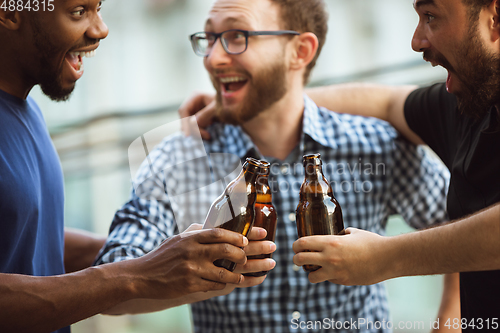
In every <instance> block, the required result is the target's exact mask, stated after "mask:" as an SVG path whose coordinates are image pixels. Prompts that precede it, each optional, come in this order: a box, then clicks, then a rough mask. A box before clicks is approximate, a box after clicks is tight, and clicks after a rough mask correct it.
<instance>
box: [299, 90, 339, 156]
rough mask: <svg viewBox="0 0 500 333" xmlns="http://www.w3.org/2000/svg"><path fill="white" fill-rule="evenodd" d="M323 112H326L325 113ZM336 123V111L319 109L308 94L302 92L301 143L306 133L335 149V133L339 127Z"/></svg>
mask: <svg viewBox="0 0 500 333" xmlns="http://www.w3.org/2000/svg"><path fill="white" fill-rule="evenodd" d="M325 112H327V114H326V115H325ZM336 123H338V117H337V114H336V113H334V112H331V111H328V110H326V109H323V110H321V109H320V108H318V106H317V105H316V104H315V103H314V102H313V100H312V99H310V98H309V96H307V95H305V94H304V118H303V123H302V140H301V142H302V143H303V142H304V141H305V140H306V138H304V135H306V136H308V137H309V138H311V139H313V140H314V141H316V142H318V143H319V144H321V145H323V146H325V147H329V148H332V149H337V142H336V141H335V135H338V134H339V133H338V132H339V127H338V126H335V124H336ZM335 132H337V133H335Z"/></svg>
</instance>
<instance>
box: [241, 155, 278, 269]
mask: <svg viewBox="0 0 500 333" xmlns="http://www.w3.org/2000/svg"><path fill="white" fill-rule="evenodd" d="M260 163H261V164H262V169H261V170H262V172H261V173H260V174H259V175H258V176H257V185H256V186H255V191H256V192H257V201H256V202H255V223H254V224H253V226H254V227H260V228H264V229H266V231H267V236H266V238H265V240H268V241H271V242H274V237H275V235H276V223H277V221H278V218H277V215H276V209H275V208H274V206H273V197H272V193H271V188H270V187H269V181H268V178H269V171H270V168H269V167H270V164H269V163H268V162H266V161H260ZM271 257H272V254H260V255H256V256H249V257H248V259H265V258H271ZM266 274H267V271H262V272H256V273H246V274H243V275H245V276H255V277H259V276H264V275H266Z"/></svg>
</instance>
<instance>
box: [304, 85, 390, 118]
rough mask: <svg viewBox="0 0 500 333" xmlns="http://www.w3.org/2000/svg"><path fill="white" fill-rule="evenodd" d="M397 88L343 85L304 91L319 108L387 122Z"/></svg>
mask: <svg viewBox="0 0 500 333" xmlns="http://www.w3.org/2000/svg"><path fill="white" fill-rule="evenodd" d="M396 89H398V87H392V86H383V85H376V84H369V83H344V84H336V85H330V86H322V87H315V88H308V89H306V93H307V95H308V96H309V97H311V99H312V100H313V101H314V102H315V103H316V104H317V105H319V106H323V107H325V108H327V109H329V110H332V111H335V112H339V113H349V114H355V115H360V116H366V117H375V118H379V119H382V120H386V121H387V120H388V118H389V110H390V108H391V103H392V98H393V97H394V91H395V90H396Z"/></svg>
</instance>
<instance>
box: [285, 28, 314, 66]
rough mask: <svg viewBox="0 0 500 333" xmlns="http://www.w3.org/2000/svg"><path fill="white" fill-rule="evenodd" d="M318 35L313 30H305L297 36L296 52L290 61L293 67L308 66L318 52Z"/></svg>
mask: <svg viewBox="0 0 500 333" xmlns="http://www.w3.org/2000/svg"><path fill="white" fill-rule="evenodd" d="M318 45H319V42H318V37H316V35H315V34H313V33H312V32H304V33H302V34H300V35H299V36H297V37H296V38H295V43H294V48H295V49H294V54H293V56H292V59H291V62H290V68H291V69H302V68H305V67H307V65H309V64H310V63H311V61H312V60H313V59H314V57H315V56H316V52H318Z"/></svg>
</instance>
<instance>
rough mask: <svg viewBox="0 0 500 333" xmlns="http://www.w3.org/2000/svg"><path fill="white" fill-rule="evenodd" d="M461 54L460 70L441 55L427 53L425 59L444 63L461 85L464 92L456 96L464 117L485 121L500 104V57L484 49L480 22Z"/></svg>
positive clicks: (461, 47)
mask: <svg viewBox="0 0 500 333" xmlns="http://www.w3.org/2000/svg"><path fill="white" fill-rule="evenodd" d="M457 50H458V51H457V57H456V58H457V66H456V68H454V67H453V66H451V64H450V63H449V62H448V61H447V60H446V58H445V57H444V56H443V55H442V54H440V53H436V52H432V51H426V52H424V58H425V59H426V60H434V61H436V62H438V63H440V64H441V65H442V66H443V67H445V68H446V69H447V70H448V71H450V72H452V73H454V74H455V75H456V76H457V77H458V78H459V80H460V81H461V83H462V85H463V89H462V91H460V92H458V93H456V97H457V101H458V109H459V111H460V113H463V114H466V115H468V116H470V117H473V118H483V117H484V115H485V114H486V113H487V112H488V110H489V109H490V108H491V106H493V105H495V104H497V103H499V102H500V57H499V56H497V55H495V54H492V53H490V52H488V50H487V49H486V47H485V46H484V45H483V43H482V41H481V39H480V37H479V32H478V28H477V22H476V23H472V24H471V25H470V27H469V32H468V34H467V36H466V38H465V39H464V41H463V42H462V43H461V44H460V45H459V46H458V48H457Z"/></svg>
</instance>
